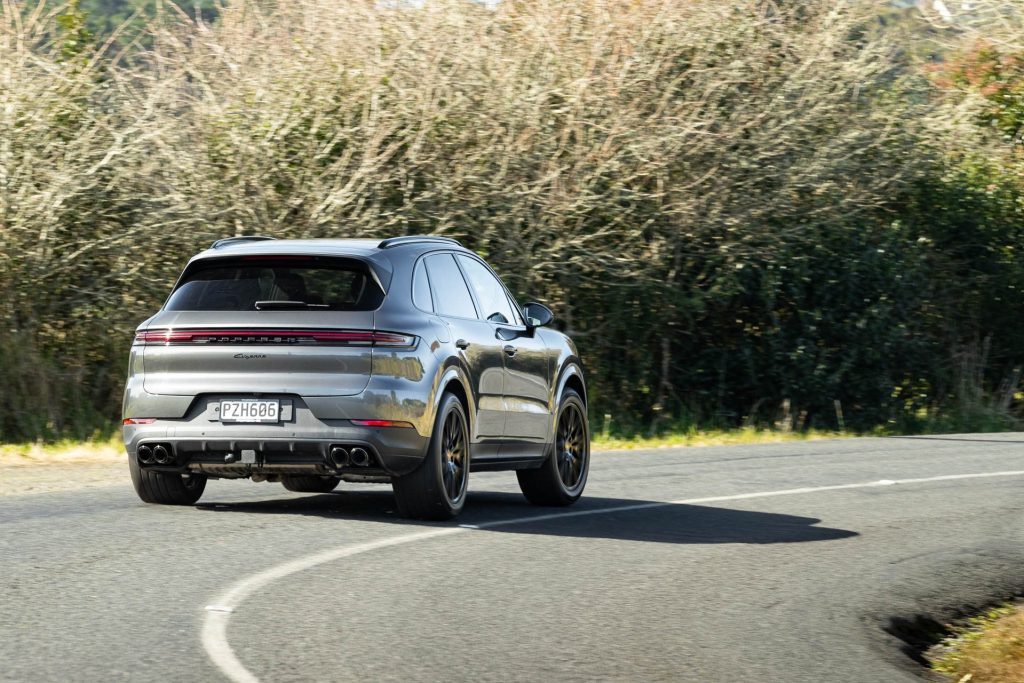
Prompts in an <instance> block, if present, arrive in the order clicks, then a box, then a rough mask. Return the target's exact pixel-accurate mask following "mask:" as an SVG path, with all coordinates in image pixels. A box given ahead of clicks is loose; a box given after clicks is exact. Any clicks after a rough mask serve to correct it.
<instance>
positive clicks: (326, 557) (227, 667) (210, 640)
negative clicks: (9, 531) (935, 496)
mask: <svg viewBox="0 0 1024 683" xmlns="http://www.w3.org/2000/svg"><path fill="white" fill-rule="evenodd" d="M1020 476H1024V470H1012V471H1004V472H979V473H972V474H947V475H943V476H938V477H924V478H920V479H879V480H877V481H868V482H860V483H857V484H835V485H832V486H810V487H805V488H798V489H783V490H781V491H760V492H757V493H740V494H736V495H732V496H711V497H708V498H687V499H685V500H670V501H665V502H649V503H635V504H630V505H618V506H615V507H606V508H596V509H591V510H574V511H572V512H555V513H552V514H547V515H534V516H532V517H517V518H515V519H500V520H495V521H491V522H481V523H480V524H475V525H473V524H461V525H459V526H454V527H445V528H442V529H429V530H426V531H416V532H413V533H410V534H402V535H401V536H392V537H390V538H384V539H381V540H378V541H369V542H367V543H358V544H356V545H347V546H341V547H339V548H334V549H332V550H326V551H324V552H320V553H316V554H313V555H307V556H305V557H300V558H298V559H295V560H291V561H290V562H285V563H283V564H279V565H277V566H275V567H271V568H270V569H267V570H264V571H262V572H259V573H258V574H252V575H251V576H247V577H245V578H244V579H242V580H241V581H238V582H237V583H235V584H233V585H232V586H231V587H230V588H229V589H228V590H227V591H225V592H224V593H223V594H222V595H220V596H219V597H218V598H217V599H216V600H215V601H214V602H213V603H211V604H210V605H208V606H207V607H206V616H205V618H204V619H203V630H202V635H201V637H202V641H203V648H204V649H205V650H206V654H207V655H208V656H209V657H210V660H211V661H212V662H213V663H214V664H215V665H216V666H217V668H218V669H220V670H221V672H222V673H223V674H224V675H225V676H227V677H228V678H229V679H230V680H232V681H235V682H236V683H258V682H259V679H258V678H256V676H255V675H253V673H252V672H251V671H249V670H248V669H246V668H245V665H244V664H242V662H241V660H239V659H238V656H237V655H236V654H235V653H234V651H233V650H232V649H231V645H229V644H228V639H227V628H228V619H230V618H231V614H232V613H233V612H234V611H235V610H237V609H238V606H239V605H241V604H242V602H244V601H245V599H246V598H248V597H249V596H250V595H252V594H253V593H254V592H256V591H257V590H259V589H261V588H263V587H264V586H266V585H267V584H270V583H273V582H274V581H277V580H278V579H283V578H285V577H286V576H291V575H292V574H297V573H299V572H302V571H306V570H307V569H312V568H313V567H316V566H318V565H321V564H326V563H328V562H334V561H335V560H340V559H343V558H346V557H352V556H353V555H362V554H363V553H368V552H372V551H374V550H380V549H381V548H390V547H393V546H397V545H405V544H407V543H414V542H416V541H425V540H427V539H431V538H438V537H440V536H451V535H452V534H458V533H462V532H465V531H476V530H481V529H493V528H494V527H499V526H509V525H512V524H527V523H530V522H543V521H546V520H552V519H567V518H570V517H584V516H587V515H603V514H610V513H614V512H632V511H634V510H648V509H651V508H659V507H666V506H669V505H696V504H699V503H724V502H728V501H731V500H750V499H752V498H774V497H776V496H795V495H799V494H802V493H820V492H822V491H842V490H846V489H864V488H872V487H876V486H895V485H897V484H925V483H930V482H937V481H956V480H960V479H985V478H992V477H1020Z"/></svg>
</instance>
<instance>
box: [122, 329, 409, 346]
mask: <svg viewBox="0 0 1024 683" xmlns="http://www.w3.org/2000/svg"><path fill="white" fill-rule="evenodd" d="M135 341H136V342H137V343H140V344H345V345H349V344H351V345H356V346H395V347H404V346H412V345H413V344H414V343H415V341H416V337H414V336H412V335H407V334H397V333H394V332H376V331H373V330H258V329H256V330H253V329H238V330H235V329H216V330H210V329H207V330H147V331H145V332H138V333H136V335H135Z"/></svg>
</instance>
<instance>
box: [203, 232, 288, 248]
mask: <svg viewBox="0 0 1024 683" xmlns="http://www.w3.org/2000/svg"><path fill="white" fill-rule="evenodd" d="M276 239H277V238H276V237H267V236H266V235H243V236H241V237H225V238H224V239H222V240H217V241H216V242H214V243H213V244H212V245H210V249H220V248H221V247H230V246H231V245H232V244H241V243H242V242H265V241H266V240H276Z"/></svg>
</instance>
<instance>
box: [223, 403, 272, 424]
mask: <svg viewBox="0 0 1024 683" xmlns="http://www.w3.org/2000/svg"><path fill="white" fill-rule="evenodd" d="M280 420H281V402H280V401H278V400H276V399H275V400H272V401H270V400H260V399H250V400H242V401H221V402H220V421H221V422H280Z"/></svg>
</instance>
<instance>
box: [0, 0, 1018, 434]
mask: <svg viewBox="0 0 1024 683" xmlns="http://www.w3.org/2000/svg"><path fill="white" fill-rule="evenodd" d="M96 2H98V0H93V4H92V5H91V6H92V7H93V9H94V10H95V8H96V7H98V5H97V4H96ZM89 6H90V4H89V2H85V1H84V0H83V2H82V4H81V5H80V6H79V9H81V8H87V7H89ZM161 6H164V5H161ZM3 7H4V22H3V25H2V27H0V88H2V89H0V241H2V249H0V252H2V255H0V311H2V312H3V319H4V320H5V321H8V322H9V324H7V325H5V326H4V328H3V329H2V330H0V373H2V376H3V379H4V382H5V384H6V385H7V386H8V387H11V388H13V391H8V392H5V393H4V394H3V395H0V438H3V439H24V438H35V437H40V436H43V437H54V436H58V435H83V436H84V435H86V434H88V433H90V432H91V431H92V430H93V429H94V428H95V427H96V426H98V425H102V424H109V421H112V420H113V419H116V415H117V404H118V394H119V390H120V384H121V381H122V374H123V363H124V358H125V352H126V348H127V345H128V343H129V341H130V338H131V331H132V329H133V327H134V325H135V324H137V323H138V322H140V321H141V320H142V319H143V318H144V317H145V316H146V314H147V313H148V312H149V311H152V310H153V309H154V308H155V307H157V306H159V304H160V303H161V301H162V299H163V297H164V296H165V295H166V293H167V290H168V288H169V286H170V284H171V283H172V282H173V279H174V277H175V276H176V274H177V273H178V271H179V270H180V268H181V267H182V265H183V264H184V261H185V260H186V259H187V257H188V256H189V255H190V254H192V253H194V252H196V251H198V250H200V249H202V248H204V247H205V246H207V245H208V244H209V243H210V242H211V241H212V240H213V239H215V238H218V237H222V236H225V235H233V234H243V233H265V234H272V235H276V236H280V237H328V236H334V237H347V236H384V235H393V234H403V233H420V232H425V233H438V234H446V235H451V236H455V237H458V238H459V239H461V240H463V241H464V243H466V244H467V245H468V246H470V247H472V248H474V249H476V250H477V251H479V252H480V253H482V254H483V255H485V256H486V257H487V258H488V259H490V260H491V261H492V262H493V263H494V264H495V266H496V267H497V269H498V270H499V272H501V274H502V275H503V276H504V277H505V278H506V280H507V281H508V282H509V284H510V286H511V287H512V288H513V289H514V290H515V291H516V293H517V295H518V296H519V297H520V299H528V298H530V299H533V298H535V299H539V300H543V301H545V302H546V303H548V304H550V305H551V306H552V307H553V308H554V309H555V311H556V313H557V315H558V317H559V318H560V324H561V325H562V326H563V327H564V328H565V329H566V330H568V331H569V332H570V333H571V334H572V335H573V336H574V338H575V339H576V340H577V343H578V345H579V347H580V350H581V353H582V356H583V358H584V361H585V363H586V365H587V369H588V373H589V379H590V387H589V388H590V396H591V399H592V406H591V407H592V414H593V415H594V416H595V417H597V418H600V417H601V416H603V415H604V414H605V413H608V414H612V415H613V416H614V417H613V422H614V424H615V425H616V431H618V432H621V433H634V432H637V431H643V432H645V433H649V432H658V431H660V430H662V429H664V428H667V427H671V426H673V425H677V424H679V422H680V420H687V421H689V422H690V423H693V424H697V425H702V426H717V427H729V426H737V425H741V424H747V425H761V426H764V425H771V424H776V423H777V424H778V425H779V426H780V427H785V428H794V427H795V428H797V429H798V430H801V429H805V428H811V427H816V428H819V429H824V430H832V429H836V428H837V427H841V428H852V429H859V430H869V429H872V428H875V427H877V426H879V425H888V426H890V428H899V429H907V430H918V429H929V428H936V427H938V426H943V425H957V426H966V427H971V426H1002V425H1004V424H1008V423H1010V422H1011V421H1012V420H1013V419H1014V416H1015V415H1016V414H1017V411H1019V410H1020V400H1019V399H1018V398H1017V388H1016V387H1017V380H1018V379H1019V373H1020V371H1019V369H1018V368H1019V367H1020V365H1021V360H1022V359H1021V350H1020V345H1019V343H1017V341H1016V340H1017V339H1019V338H1020V336H1019V334H1020V332H1024V330H1021V326H1022V324H1024V323H1022V322H1021V321H1024V316H1022V315H1021V314H1022V313H1024V311H1022V310H1021V309H1022V303H1021V300H1020V296H1019V288H1020V287H1021V286H1024V281H1022V277H1024V269H1022V266H1021V259H1020V258H1019V257H1018V256H1017V255H1018V254H1019V253H1020V250H1021V249H1022V248H1024V244H1022V234H1021V229H1020V227H1019V225H1020V220H1019V212H1020V207H1021V203H1020V198H1021V194H1020V193H1021V185H1020V183H1019V182H1017V181H1016V180H1015V176H1014V174H1017V173H1019V168H1020V167H1019V166H1017V165H1014V164H1012V163H1010V162H1008V161H1006V160H1005V159H1003V157H994V156H993V155H991V154H990V150H991V149H993V147H992V146H993V145H994V144H1005V143H1002V142H998V141H997V142H994V141H993V140H992V139H991V135H990V132H989V130H988V127H987V125H978V124H979V122H982V123H984V120H983V119H981V118H979V112H980V111H981V109H980V108H979V106H978V105H977V94H976V93H975V91H978V92H980V91H981V90H983V89H984V88H985V85H979V84H977V83H973V82H964V83H960V82H958V81H957V82H954V80H955V79H952V78H949V79H947V81H942V78H940V77H939V76H938V75H936V73H934V70H933V71H932V72H929V71H927V70H926V69H925V68H923V67H922V66H921V65H920V64H919V63H918V59H917V57H916V55H917V54H918V53H919V52H922V53H928V54H931V53H929V52H928V51H927V50H925V49H924V48H922V50H921V51H915V50H911V49H908V45H910V46H913V45H914V44H915V43H914V40H916V38H915V36H916V35H917V34H916V33H915V32H919V33H920V35H921V38H920V40H922V41H925V40H927V41H934V40H935V36H936V35H937V34H941V35H945V34H943V33H942V31H944V30H945V29H942V28H941V27H940V28H935V27H934V26H933V25H932V24H930V23H928V22H925V21H921V22H915V21H912V20H909V19H907V20H904V19H900V20H899V21H895V20H893V19H892V17H891V16H890V14H891V13H890V14H886V15H885V21H882V20H880V18H879V17H880V14H879V6H877V5H875V4H874V3H865V2H853V1H849V2H845V1H841V2H833V1H826V0H812V1H810V2H802V3H772V2H764V1H762V0H737V1H736V2H732V3H721V2H715V1H713V0H694V1H693V2H685V3H680V2H676V1H674V0H557V1H556V0H506V2H502V3H500V5H499V6H498V7H497V8H496V9H494V10H491V9H487V8H485V7H483V6H481V5H479V4H477V3H472V2H460V1H457V0H436V1H434V2H427V3H424V4H423V6H422V7H420V8H413V7H410V6H408V5H405V4H402V3H381V2H376V1H375V0H359V1H354V2H344V3H333V2H318V1H316V0H295V1H294V2H289V3H276V4H275V3H264V2H252V1H248V0H239V1H237V2H232V3H228V4H226V5H224V6H223V7H222V8H221V9H220V11H219V13H218V16H217V19H216V21H213V22H210V21H207V20H205V19H203V18H202V17H200V19H198V20H196V19H191V18H189V15H188V13H185V12H176V11H173V9H172V8H171V6H170V5H169V4H168V5H166V7H168V10H167V11H162V12H154V13H151V14H150V13H146V12H144V13H141V14H140V15H139V16H138V17H137V18H136V19H135V21H137V22H142V24H141V25H142V26H143V27H144V28H143V31H144V33H143V37H142V38H140V39H139V40H134V41H132V42H130V43H125V44H123V45H117V46H114V45H113V43H110V46H108V47H106V48H105V47H104V46H105V45H107V44H108V42H109V39H107V38H105V37H103V36H102V35H101V37H99V38H96V39H95V41H94V42H93V43H91V44H89V45H88V47H87V48H86V47H81V48H79V44H80V43H81V42H82V41H79V40H78V39H77V38H76V39H75V42H76V49H80V50H81V51H80V52H77V53H76V56H75V59H73V60H68V59H67V55H66V54H65V51H64V47H65V46H66V44H67V41H68V38H67V35H68V33H67V29H66V28H65V29H64V31H65V32H64V33H61V31H60V30H57V29H55V28H54V26H53V23H52V22H53V20H52V19H51V18H50V16H51V15H50V14H49V10H48V9H47V8H46V6H45V5H31V6H28V7H24V6H20V5H16V4H13V3H12V2H11V1H10V0H8V1H7V2H6V4H4V5H3ZM887 11H888V10H887ZM900 16H901V17H902V16H903V15H900ZM76 25H77V24H76ZM76 30H77V29H76ZM950 39H951V40H954V41H959V42H958V43H957V44H958V45H962V47H956V46H954V47H953V48H951V49H952V51H953V52H954V53H956V54H960V53H959V52H957V50H961V51H962V52H964V54H966V53H967V51H968V50H970V49H972V47H973V45H975V38H974V37H973V34H971V33H970V32H969V31H963V32H959V33H956V34H954V35H952V36H950ZM115 42H116V41H115ZM1015 373H1016V374H1015ZM840 415H841V416H842V418H841V419H842V421H843V422H844V423H845V424H843V425H841V424H839V422H840ZM965 416H966V417H965ZM993 416H994V417H993Z"/></svg>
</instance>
